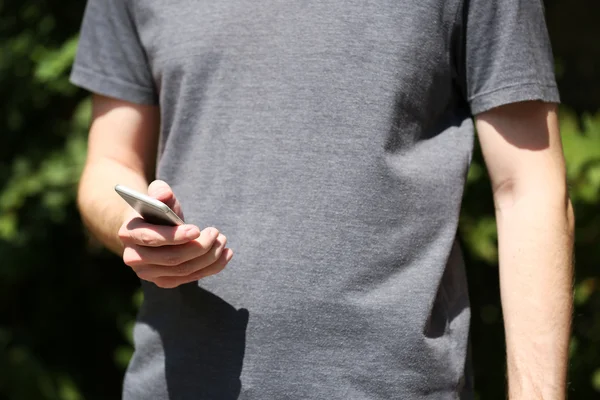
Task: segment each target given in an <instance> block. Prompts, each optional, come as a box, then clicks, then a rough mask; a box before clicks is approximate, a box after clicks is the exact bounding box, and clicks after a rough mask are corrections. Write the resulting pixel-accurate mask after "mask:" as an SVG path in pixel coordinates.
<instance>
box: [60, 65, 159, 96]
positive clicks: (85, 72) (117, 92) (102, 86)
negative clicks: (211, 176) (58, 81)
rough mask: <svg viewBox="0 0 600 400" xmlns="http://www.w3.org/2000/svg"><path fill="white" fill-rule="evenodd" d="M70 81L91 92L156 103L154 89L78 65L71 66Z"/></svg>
mask: <svg viewBox="0 0 600 400" xmlns="http://www.w3.org/2000/svg"><path fill="white" fill-rule="evenodd" d="M70 81H71V83H72V84H74V85H75V86H78V87H80V88H82V89H86V90H89V91H90V92H92V93H97V94H101V95H104V96H108V97H113V98H116V99H120V100H124V101H129V102H132V103H137V104H152V105H155V104H158V101H157V98H156V94H155V92H154V90H152V89H150V88H146V87H142V86H139V85H135V84H132V83H130V82H124V81H122V80H120V79H117V78H114V77H109V76H106V75H103V74H100V73H98V72H95V71H92V70H90V69H87V68H85V67H82V66H80V65H75V66H74V67H73V69H72V71H71V76H70Z"/></svg>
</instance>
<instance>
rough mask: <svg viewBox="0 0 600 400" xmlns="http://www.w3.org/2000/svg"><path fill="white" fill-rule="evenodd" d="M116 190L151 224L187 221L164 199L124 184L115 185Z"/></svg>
mask: <svg viewBox="0 0 600 400" xmlns="http://www.w3.org/2000/svg"><path fill="white" fill-rule="evenodd" d="M115 191H116V192H117V193H118V194H119V196H121V197H122V198H123V200H125V201H126V202H127V203H128V204H129V205H130V206H131V207H133V209H134V210H135V211H137V213H138V214H140V215H141V217H142V218H144V220H146V222H148V223H150V224H155V225H171V226H176V225H183V224H184V223H185V222H183V220H182V219H181V218H179V216H178V215H177V214H175V212H174V211H173V210H171V209H170V208H169V206H167V205H166V204H165V203H163V202H162V201H159V200H156V199H153V198H152V197H150V196H147V195H145V194H142V193H139V192H136V191H135V190H133V189H130V188H128V187H125V186H123V185H117V186H115Z"/></svg>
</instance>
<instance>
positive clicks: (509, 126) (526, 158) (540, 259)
mask: <svg viewBox="0 0 600 400" xmlns="http://www.w3.org/2000/svg"><path fill="white" fill-rule="evenodd" d="M476 126H477V131H478V136H479V141H480V143H481V148H482V151H483V155H484V158H485V162H486V165H487V168H488V171H489V174H490V178H491V182H492V188H493V191H494V201H495V208H496V221H497V225H498V244H499V261H500V289H501V290H500V291H501V299H502V308H503V315H504V325H505V333H506V348H507V366H508V389H509V390H508V391H509V398H510V399H511V400H520V399H529V400H537V399H544V400H554V399H565V397H566V380H567V362H568V345H569V336H570V329H571V313H572V306H573V302H572V295H573V289H572V285H573V281H572V279H573V267H572V265H573V264H572V263H573V260H572V254H573V231H574V216H573V209H572V206H571V202H570V200H569V197H568V193H567V185H566V173H565V161H564V157H563V151H562V145H561V140H560V133H559V129H558V120H557V116H556V106H554V105H552V104H544V103H541V102H524V103H517V104H512V105H508V106H503V107H499V108H496V109H492V110H491V111H488V112H485V113H482V114H480V115H478V116H476Z"/></svg>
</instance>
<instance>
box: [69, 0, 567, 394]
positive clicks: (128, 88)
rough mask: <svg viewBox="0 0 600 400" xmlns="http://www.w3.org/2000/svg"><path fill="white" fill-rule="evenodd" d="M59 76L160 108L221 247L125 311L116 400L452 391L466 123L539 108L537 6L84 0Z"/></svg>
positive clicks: (180, 165)
mask: <svg viewBox="0 0 600 400" xmlns="http://www.w3.org/2000/svg"><path fill="white" fill-rule="evenodd" d="M72 81H73V82H74V83H75V84H77V85H79V86H81V87H84V88H86V89H89V90H90V91H92V92H96V93H100V94H104V95H107V96H112V97H116V98H120V99H123V100H128V101H131V102H135V103H152V104H159V105H160V110H161V137H160V143H159V159H158V167H157V177H158V178H160V179H164V180H165V181H167V182H168V183H170V184H171V185H172V187H173V188H174V191H175V193H176V195H177V196H178V197H179V199H180V200H181V203H182V204H183V207H184V212H185V215H186V219H187V221H188V222H190V223H195V224H198V225H199V226H201V227H205V226H215V227H217V228H219V229H220V230H221V231H222V232H224V233H225V234H226V235H227V237H228V239H229V246H230V247H231V248H233V249H234V251H235V253H236V255H235V257H234V258H233V260H232V261H231V263H230V265H229V266H228V268H226V269H225V270H224V271H223V272H222V273H220V274H218V275H216V276H212V277H210V278H207V279H204V280H202V281H200V282H198V283H197V284H195V283H194V284H188V285H185V286H183V287H179V288H177V289H172V290H164V289H159V288H157V287H156V286H154V285H153V284H150V283H148V282H142V284H143V288H144V291H145V302H144V305H143V307H142V309H141V311H140V314H139V319H138V323H137V325H136V328H135V332H134V334H135V346H136V349H135V354H134V356H133V359H132V361H131V364H130V366H129V369H128V371H127V375H126V378H125V383H124V398H125V399H166V398H170V399H178V400H179V399H233V398H240V399H257V400H268V399H328V400H334V399H419V400H420V399H456V398H469V397H470V396H471V392H472V388H471V384H470V375H469V373H468V372H467V371H468V368H467V365H468V361H467V360H468V356H467V347H468V346H467V344H468V330H469V305H468V295H467V288H466V280H465V274H464V267H463V264H462V258H461V255H460V250H459V247H458V245H457V242H456V231H457V222H458V215H459V209H460V204H461V197H462V194H463V188H464V183H465V177H466V174H467V169H468V167H469V162H470V159H471V152H472V145H473V124H472V120H471V117H472V115H474V114H477V113H480V112H482V111H485V110H488V109H490V108H492V107H495V106H499V105H502V104H506V103H512V102H517V101H524V100H535V99H540V100H545V101H550V102H557V101H558V93H557V90H556V86H555V80H554V73H553V61H552V55H551V51H550V46H549V43H548V35H547V31H546V27H545V23H544V17H543V6H542V2H541V0H510V1H490V0H470V1H469V0H445V1H443V0H406V1H399V0H378V1H373V0H369V1H365V0H344V1H342V0H305V1H283V0H266V1H260V2H258V1H252V0H222V1H183V0H177V1H161V0H146V1H137V0H89V1H88V6H87V10H86V14H85V17H84V21H83V27H82V34H81V40H80V47H79V52H78V54H77V59H76V62H75V66H74V68H73V72H72Z"/></svg>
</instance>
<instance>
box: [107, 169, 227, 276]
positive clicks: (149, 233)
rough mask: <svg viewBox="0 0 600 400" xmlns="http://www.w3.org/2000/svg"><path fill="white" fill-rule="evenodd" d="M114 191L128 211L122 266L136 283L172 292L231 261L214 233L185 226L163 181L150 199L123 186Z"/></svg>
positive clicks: (222, 238) (123, 228) (152, 188)
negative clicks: (131, 274) (151, 283)
mask: <svg viewBox="0 0 600 400" xmlns="http://www.w3.org/2000/svg"><path fill="white" fill-rule="evenodd" d="M115 190H116V191H117V193H118V194H119V195H120V196H121V197H122V198H123V199H124V200H125V201H126V202H127V203H128V204H129V205H130V206H131V210H130V213H129V214H128V216H127V217H126V218H125V221H124V222H123V224H122V225H121V227H120V229H119V232H118V235H119V239H121V242H122V243H123V247H124V251H123V261H124V262H125V264H126V265H128V266H130V267H131V268H132V269H133V270H134V272H135V273H136V274H137V275H138V277H140V279H144V280H147V281H150V282H154V283H155V284H156V285H157V286H159V287H162V288H174V287H177V286H179V285H181V284H184V283H189V282H194V281H197V280H199V279H202V278H204V277H207V276H209V275H213V274H216V273H218V272H220V271H221V270H223V269H224V268H225V266H226V265H227V263H228V262H229V260H231V257H232V256H233V252H232V251H231V249H228V248H226V247H225V245H226V243H227V238H226V237H225V236H224V235H223V234H221V233H219V231H218V230H217V229H215V228H212V227H210V228H206V229H204V230H202V231H200V229H199V228H198V227H197V226H195V225H190V224H185V223H184V222H183V214H182V212H181V207H180V205H179V201H178V200H177V198H176V197H175V195H174V194H173V191H172V190H171V188H170V187H169V185H167V184H166V183H165V182H163V181H154V182H152V183H151V184H150V186H149V187H148V195H144V194H143V193H139V192H136V191H134V190H132V189H129V188H126V187H124V186H122V185H117V187H115ZM140 217H141V218H140Z"/></svg>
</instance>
